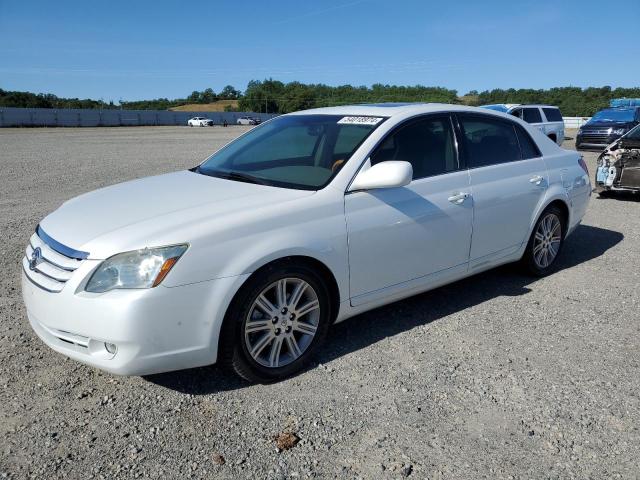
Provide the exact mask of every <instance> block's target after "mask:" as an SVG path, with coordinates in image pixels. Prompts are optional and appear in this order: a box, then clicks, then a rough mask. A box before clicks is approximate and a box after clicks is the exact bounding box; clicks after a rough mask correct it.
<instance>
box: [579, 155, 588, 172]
mask: <svg viewBox="0 0 640 480" xmlns="http://www.w3.org/2000/svg"><path fill="white" fill-rule="evenodd" d="M578 165H580V166H581V167H582V169H583V170H584V173H586V174H587V175H589V168H588V167H587V162H585V161H584V158H583V157H582V155H580V158H579V159H578Z"/></svg>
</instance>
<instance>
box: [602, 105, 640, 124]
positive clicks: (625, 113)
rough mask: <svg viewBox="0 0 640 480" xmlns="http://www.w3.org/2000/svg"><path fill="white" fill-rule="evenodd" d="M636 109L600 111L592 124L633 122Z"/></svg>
mask: <svg viewBox="0 0 640 480" xmlns="http://www.w3.org/2000/svg"><path fill="white" fill-rule="evenodd" d="M635 113H636V111H635V109H631V108H629V109H613V108H612V109H608V110H600V111H599V112H598V113H596V114H595V115H594V116H593V117H591V121H592V122H633V120H634V119H635V118H634V117H635Z"/></svg>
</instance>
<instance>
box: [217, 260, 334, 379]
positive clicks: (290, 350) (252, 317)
mask: <svg viewBox="0 0 640 480" xmlns="http://www.w3.org/2000/svg"><path fill="white" fill-rule="evenodd" d="M331 316H332V312H331V302H330V297H329V290H328V288H327V286H326V284H325V282H324V280H323V278H322V277H321V276H320V275H318V273H317V272H316V271H315V270H314V269H312V268H310V267H308V266H306V265H292V264H288V263H283V264H280V265H273V266H267V267H265V268H264V269H262V270H259V271H258V272H256V273H255V274H254V275H253V276H252V277H251V278H250V279H249V280H248V281H247V283H246V284H245V285H244V286H243V287H242V289H241V290H240V291H239V292H238V294H237V295H236V298H234V301H233V302H232V304H231V306H230V307H229V310H228V311H227V315H226V317H225V321H224V325H223V332H222V339H221V356H222V360H223V362H224V363H226V364H227V365H229V366H230V367H231V368H232V369H233V370H234V371H235V372H236V373H237V374H238V375H240V376H241V377H242V378H244V379H246V380H248V381H250V382H258V383H269V382H273V381H277V380H280V379H283V378H286V377H289V376H291V375H293V374H294V373H296V372H298V371H300V370H302V369H303V368H304V367H305V366H306V365H307V364H308V363H309V361H310V360H311V359H312V358H313V355H314V354H315V353H316V352H317V350H318V348H319V347H320V346H321V345H322V343H323V342H324V339H325V337H326V335H327V331H328V329H329V324H330V319H331Z"/></svg>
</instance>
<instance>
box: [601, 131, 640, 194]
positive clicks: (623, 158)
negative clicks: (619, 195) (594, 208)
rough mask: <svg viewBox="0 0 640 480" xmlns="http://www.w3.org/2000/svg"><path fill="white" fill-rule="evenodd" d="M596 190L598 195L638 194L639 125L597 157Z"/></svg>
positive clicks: (639, 185) (639, 167)
mask: <svg viewBox="0 0 640 480" xmlns="http://www.w3.org/2000/svg"><path fill="white" fill-rule="evenodd" d="M596 188H597V189H598V191H599V193H600V195H605V194H608V193H610V192H616V191H626V192H635V193H640V125H639V126H637V127H636V128H634V129H632V130H630V131H629V132H628V133H627V134H626V135H624V136H623V137H621V138H620V139H618V140H616V141H615V142H613V143H612V144H611V145H609V146H608V147H607V148H606V149H605V151H604V152H602V154H601V155H600V157H598V168H597V170H596Z"/></svg>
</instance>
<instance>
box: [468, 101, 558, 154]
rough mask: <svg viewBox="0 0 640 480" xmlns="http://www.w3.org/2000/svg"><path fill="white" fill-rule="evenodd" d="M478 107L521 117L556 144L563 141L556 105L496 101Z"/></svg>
mask: <svg viewBox="0 0 640 480" xmlns="http://www.w3.org/2000/svg"><path fill="white" fill-rule="evenodd" d="M480 108H488V109H490V110H497V111H498V112H505V113H509V114H511V115H513V116H514V117H518V118H521V119H522V120H524V121H525V122H527V123H530V124H531V125H534V126H535V127H536V128H538V130H540V131H541V132H542V133H544V134H545V135H546V136H547V137H549V138H550V139H551V140H553V141H554V142H556V143H557V144H558V145H562V142H563V141H564V121H563V120H562V114H561V113H560V109H559V108H558V107H554V106H551V105H521V104H517V103H498V104H495V105H483V106H481V107H480Z"/></svg>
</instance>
